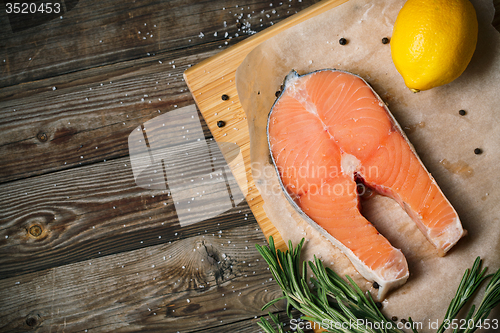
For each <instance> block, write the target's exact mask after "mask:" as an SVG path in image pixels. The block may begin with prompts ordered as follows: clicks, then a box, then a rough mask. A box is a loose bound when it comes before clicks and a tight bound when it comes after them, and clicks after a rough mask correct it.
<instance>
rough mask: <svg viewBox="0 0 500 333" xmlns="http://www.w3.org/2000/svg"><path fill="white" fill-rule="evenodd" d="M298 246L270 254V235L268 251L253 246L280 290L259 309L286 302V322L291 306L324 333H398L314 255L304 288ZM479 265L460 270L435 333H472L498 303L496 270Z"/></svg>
mask: <svg viewBox="0 0 500 333" xmlns="http://www.w3.org/2000/svg"><path fill="white" fill-rule="evenodd" d="M303 244H304V239H302V241H301V242H300V243H299V244H298V245H297V247H296V248H293V244H292V243H291V242H289V249H288V250H286V251H285V252H282V251H280V250H276V248H275V245H274V240H273V238H272V237H270V238H269V247H267V246H260V245H256V247H257V250H258V251H259V252H260V254H261V255H262V257H263V258H264V259H265V260H266V262H267V264H268V265H269V269H270V270H271V273H272V274H273V277H274V279H275V281H276V282H277V283H278V285H279V286H280V288H281V290H282V292H283V297H279V298H276V299H274V300H272V301H271V302H269V303H267V304H266V305H265V306H264V307H263V309H262V310H264V309H266V308H268V307H269V306H271V305H272V304H275V303H276V302H278V301H280V300H283V299H286V300H287V315H288V316H289V317H290V318H292V316H291V313H290V312H291V308H292V307H293V308H295V309H297V310H299V311H300V312H301V313H302V314H303V315H304V316H303V317H301V318H302V319H304V320H309V321H311V322H315V323H318V324H320V325H321V327H322V328H326V329H327V330H328V332H334V333H403V331H402V330H400V329H398V328H397V327H396V325H394V324H393V323H392V322H391V321H389V320H388V319H387V318H385V316H384V315H383V314H382V313H381V312H380V311H379V309H378V308H377V306H376V304H375V302H374V301H373V299H372V297H371V294H370V293H369V292H367V293H366V295H365V294H364V293H363V292H362V291H361V289H360V288H359V287H358V286H357V285H356V283H355V282H354V281H353V280H352V279H351V278H350V277H349V276H346V278H347V280H348V282H346V281H345V280H343V279H342V278H341V277H340V276H338V275H337V274H336V273H335V272H334V271H333V270H331V269H330V268H328V267H325V266H324V265H323V264H322V262H321V260H319V259H318V258H316V257H315V258H314V261H309V263H308V264H309V268H310V269H311V271H312V273H313V274H314V276H315V278H312V277H311V279H310V281H311V283H312V285H313V286H314V288H310V287H309V285H308V283H307V278H306V277H307V268H308V266H307V264H306V262H303V263H302V270H300V267H301V264H300V252H301V250H302V246H303ZM481 266H482V261H481V259H480V258H479V257H477V258H476V260H475V261H474V264H473V266H472V268H471V269H467V270H466V271H465V274H464V276H463V277H462V280H461V282H460V285H459V286H458V289H457V292H456V294H455V297H454V298H453V299H452V300H451V303H450V305H449V307H448V309H447V311H446V315H445V317H444V320H443V321H442V322H441V325H440V327H439V328H438V330H437V332H436V333H443V332H444V331H445V330H447V329H448V328H450V327H451V328H452V329H453V333H473V332H475V331H476V330H477V329H478V328H481V327H482V324H483V322H484V321H485V320H486V318H487V317H488V316H489V314H490V312H491V310H493V309H494V308H495V307H496V306H498V305H499V304H500V269H499V270H498V271H497V272H496V274H494V275H493V274H491V275H486V268H484V269H482V268H481ZM489 277H492V278H491V280H490V281H489V283H488V285H487V286H486V289H485V293H484V296H483V299H482V301H481V303H480V304H479V306H478V307H477V311H476V308H475V306H474V305H472V307H471V309H470V311H469V312H468V313H467V316H466V317H465V319H461V320H460V321H459V322H460V325H458V323H457V319H456V318H457V315H458V313H459V312H460V310H461V309H462V308H463V307H464V305H465V304H466V303H467V302H468V301H469V300H470V299H471V297H472V296H473V295H474V293H475V292H476V290H477V289H478V288H479V287H480V286H481V284H482V283H483V282H484V281H485V280H486V279H487V278H489ZM270 316H271V318H272V320H273V321H274V322H275V323H276V324H278V323H279V320H278V318H276V317H275V316H273V315H272V314H270ZM408 320H409V322H410V323H411V324H412V325H411V326H412V331H413V333H418V332H417V330H416V329H415V328H414V325H413V321H412V319H411V318H408ZM464 320H465V321H464ZM463 322H465V325H462V323H463ZM259 326H260V327H262V328H263V329H264V330H265V332H266V333H276V332H275V331H274V329H273V328H272V325H271V324H270V323H269V322H267V321H266V320H264V319H261V323H259ZM278 329H279V332H278V333H284V332H283V329H282V327H281V326H279V324H278Z"/></svg>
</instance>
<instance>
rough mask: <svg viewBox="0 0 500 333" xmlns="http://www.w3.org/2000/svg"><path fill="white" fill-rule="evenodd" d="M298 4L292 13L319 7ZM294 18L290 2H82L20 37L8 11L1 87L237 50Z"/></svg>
mask: <svg viewBox="0 0 500 333" xmlns="http://www.w3.org/2000/svg"><path fill="white" fill-rule="evenodd" d="M294 2H295V3H294V4H293V12H292V13H295V11H297V10H299V11H300V10H301V9H303V8H306V7H307V6H309V5H310V4H311V3H313V2H314V1H311V0H304V1H303V2H302V1H300V2H296V1H295V0H294ZM270 3H273V4H274V5H273V6H270V5H269V4H270ZM280 4H281V5H280ZM289 5H290V7H289ZM223 8H225V9H223ZM291 10H292V9H291V4H290V3H289V1H287V2H285V1H283V2H278V1H267V2H266V1H257V0H227V1H206V0H205V1H199V0H188V1H179V0H176V1H168V2H164V1H156V0H141V1H133V2H130V3H129V2H119V3H117V2H116V1H111V0H105V1H96V0H81V1H79V2H78V3H77V4H76V6H75V7H74V8H72V9H71V10H70V11H67V12H65V13H63V14H62V15H60V16H59V15H58V16H57V17H56V18H55V19H52V20H50V21H47V22H45V23H43V24H40V25H39V26H36V27H32V28H29V29H26V30H23V31H17V32H13V31H12V28H11V26H10V25H9V20H8V18H7V14H6V13H5V11H2V12H1V16H0V17H1V20H0V23H1V25H0V28H1V29H0V73H1V76H2V80H1V81H0V87H5V86H11V85H15V84H19V83H22V82H29V81H36V80H39V79H42V78H47V77H55V76H58V75H63V74H67V73H71V72H76V71H81V70H85V69H89V68H94V67H102V66H106V65H109V64H114V63H118V62H124V61H130V60H134V59H139V58H144V57H147V55H148V54H159V53H163V54H165V53H170V52H173V51H176V50H180V49H183V48H189V47H193V46H196V45H200V44H207V43H211V42H214V43H217V44H216V45H214V49H217V47H218V46H221V47H224V46H226V45H228V44H233V43H234V42H237V40H231V39H230V38H235V37H238V36H248V35H249V34H252V33H253V32H255V31H260V30H263V29H265V28H267V27H269V26H271V25H272V24H273V23H272V22H276V21H279V20H281V18H282V17H286V16H289V15H290V11H291ZM238 23H240V24H241V25H240V24H238ZM216 32H217V34H216ZM226 33H227V35H226ZM226 42H227V44H226ZM4 60H5V61H4Z"/></svg>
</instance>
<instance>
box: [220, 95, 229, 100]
mask: <svg viewBox="0 0 500 333" xmlns="http://www.w3.org/2000/svg"><path fill="white" fill-rule="evenodd" d="M220 98H221V99H222V100H223V101H227V100H228V99H229V96H228V95H226V94H224V95H222V96H221V97H220Z"/></svg>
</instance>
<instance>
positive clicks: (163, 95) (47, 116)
mask: <svg viewBox="0 0 500 333" xmlns="http://www.w3.org/2000/svg"><path fill="white" fill-rule="evenodd" d="M198 51H200V53H199V54H196V55H194V56H187V55H186V54H179V55H175V54H174V55H170V56H174V57H176V58H175V59H177V60H171V61H176V64H177V66H176V67H175V68H173V65H172V64H168V62H165V63H163V62H162V63H159V61H161V60H159V59H160V58H161V57H160V56H155V57H152V58H151V59H145V60H143V61H142V62H141V61H131V62H128V63H120V64H117V65H113V66H108V67H107V68H104V69H101V70H99V69H92V70H89V71H88V73H82V72H79V73H74V74H68V75H65V76H61V77H57V78H53V79H47V80H42V81H39V82H33V83H27V84H25V87H24V88H23V89H19V88H18V87H17V86H16V87H7V88H3V89H1V90H0V131H1V132H2V133H3V134H4V135H2V137H1V138H0V156H2V159H1V160H0V183H1V182H6V181H12V180H15V179H20V178H26V177H31V176H34V175H39V174H43V173H46V172H53V171H57V170H63V169H68V168H71V167H75V166H79V165H84V164H89V163H95V162H99V161H103V160H104V159H108V160H109V159H113V158H118V157H123V156H127V155H128V147H127V139H128V135H129V134H130V133H131V131H132V130H133V129H134V128H136V127H137V126H140V125H141V124H143V123H144V122H146V121H148V120H150V119H152V118H154V117H156V116H158V115H160V114H161V113H162V112H163V113H165V112H167V111H169V110H175V109H177V108H180V107H182V106H185V105H188V104H193V100H192V97H191V95H190V93H189V91H188V89H187V87H186V85H185V83H184V81H183V79H182V72H183V70H185V69H186V68H187V67H188V66H189V65H191V64H193V63H195V62H196V61H198V60H199V59H200V58H204V57H207V56H210V55H212V54H214V53H213V52H203V51H202V50H198ZM205 51H206V49H205ZM177 56H178V57H177ZM146 60H147V61H146ZM171 61H170V62H171ZM82 75H83V76H82ZM54 87H55V90H54ZM202 124H203V127H204V129H205V134H206V136H207V137H210V136H211V134H210V132H209V130H208V129H207V128H206V125H205V124H204V122H203V121H202ZM96 147H97V148H96Z"/></svg>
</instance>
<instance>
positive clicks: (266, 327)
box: [257, 312, 304, 333]
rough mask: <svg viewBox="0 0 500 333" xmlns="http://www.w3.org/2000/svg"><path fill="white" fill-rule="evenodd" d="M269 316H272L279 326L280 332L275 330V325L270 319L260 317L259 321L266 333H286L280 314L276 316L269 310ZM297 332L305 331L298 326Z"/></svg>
mask: <svg viewBox="0 0 500 333" xmlns="http://www.w3.org/2000/svg"><path fill="white" fill-rule="evenodd" d="M269 317H271V319H272V321H273V322H274V323H275V324H276V326H277V327H278V332H276V331H275V330H274V327H273V325H271V323H270V322H269V321H267V320H266V319H264V317H260V322H258V323H257V324H258V325H259V326H260V328H262V329H263V330H264V332H265V333H285V331H283V327H282V326H281V323H280V321H279V318H278V316H275V315H274V314H272V313H271V312H269ZM297 332H298V333H304V331H302V330H301V329H300V328H297Z"/></svg>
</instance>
